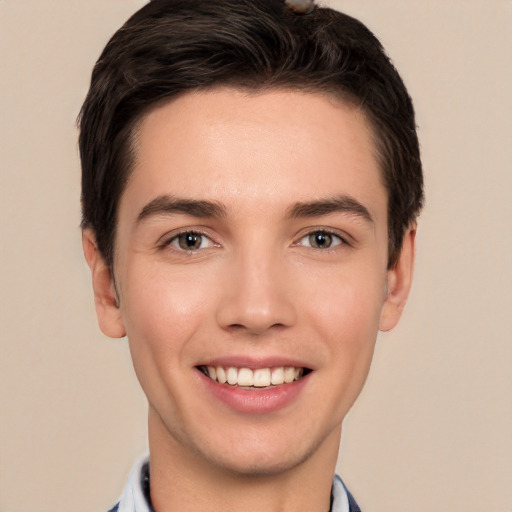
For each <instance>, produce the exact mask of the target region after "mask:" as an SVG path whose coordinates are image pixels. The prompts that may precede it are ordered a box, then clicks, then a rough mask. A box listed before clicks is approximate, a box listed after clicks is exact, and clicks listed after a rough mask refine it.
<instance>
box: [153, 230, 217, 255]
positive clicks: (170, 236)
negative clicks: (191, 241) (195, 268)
mask: <svg viewBox="0 0 512 512" xmlns="http://www.w3.org/2000/svg"><path fill="white" fill-rule="evenodd" d="M185 234H194V235H199V236H202V237H205V238H207V239H208V240H210V242H211V245H209V247H220V244H219V243H217V242H215V240H214V239H213V237H212V235H211V234H210V233H208V232H207V230H205V229H203V228H201V227H184V228H178V229H175V230H173V231H170V232H169V233H166V234H165V235H163V236H162V237H160V239H159V240H158V242H157V245H158V248H159V249H165V248H166V247H169V246H172V247H173V249H175V250H176V251H178V252H185V253H187V252H198V251H200V250H204V249H205V248H203V249H190V250H188V251H187V250H184V249H181V248H179V247H175V246H173V245H172V243H173V242H174V241H176V240H177V239H178V237H179V236H180V235H185Z"/></svg>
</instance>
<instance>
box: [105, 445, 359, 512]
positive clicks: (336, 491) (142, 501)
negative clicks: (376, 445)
mask: <svg viewBox="0 0 512 512" xmlns="http://www.w3.org/2000/svg"><path fill="white" fill-rule="evenodd" d="M148 468H149V456H148V455H145V456H144V457H141V458H140V459H139V460H138V461H137V462H136V463H135V464H134V466H133V468H132V470H131V472H130V476H129V478H128V484H127V485H126V488H125V490H124V492H123V495H122V496H121V500H120V502H119V505H118V508H117V509H115V508H114V509H113V510H117V512H154V510H153V507H151V504H150V503H149V500H148V498H149V470H148ZM350 501H351V502H353V498H352V497H351V496H350ZM356 506H357V505H356ZM358 510H359V509H358V508H357V509H353V508H351V506H350V505H349V493H348V491H347V489H346V488H345V485H344V484H343V482H342V481H341V478H340V477H339V476H338V475H335V476H334V479H333V482H332V492H331V510H330V512H356V511H358Z"/></svg>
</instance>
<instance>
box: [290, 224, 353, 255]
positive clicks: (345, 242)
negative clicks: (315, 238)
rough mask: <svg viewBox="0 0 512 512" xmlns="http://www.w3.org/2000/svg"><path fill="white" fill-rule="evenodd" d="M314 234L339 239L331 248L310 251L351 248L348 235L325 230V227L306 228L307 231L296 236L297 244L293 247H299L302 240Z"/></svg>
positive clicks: (335, 230) (329, 229) (334, 230)
mask: <svg viewBox="0 0 512 512" xmlns="http://www.w3.org/2000/svg"><path fill="white" fill-rule="evenodd" d="M315 233H325V234H328V235H330V236H333V237H336V238H338V239H339V243H337V244H335V245H333V246H331V247H327V248H325V249H319V248H316V247H309V248H311V249H314V250H318V251H328V250H330V249H331V250H332V249H334V248H336V247H338V246H340V245H342V246H348V247H352V244H353V242H352V240H351V237H350V235H348V234H347V233H345V232H341V231H339V230H337V229H333V228H327V227H323V226H318V227H314V228H308V229H307V230H304V231H302V232H301V233H300V234H299V235H298V236H297V242H295V243H294V244H293V245H295V246H298V245H301V243H300V242H301V241H302V240H304V238H306V237H309V236H311V235H314V234H315ZM304 247H308V246H304Z"/></svg>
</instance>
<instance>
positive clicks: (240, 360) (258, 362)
mask: <svg viewBox="0 0 512 512" xmlns="http://www.w3.org/2000/svg"><path fill="white" fill-rule="evenodd" d="M196 366H222V367H224V368H228V367H234V368H250V369H257V368H276V367H280V366H293V367H294V368H307V369H310V370H312V369H313V367H312V366H311V364H309V363H306V362H305V361H303V360H300V359H295V358H290V357H286V356H277V355H276V356H265V357H247V356H242V355H232V356H222V357H215V358H212V359H206V360H204V361H202V362H200V363H199V364H197V365H196Z"/></svg>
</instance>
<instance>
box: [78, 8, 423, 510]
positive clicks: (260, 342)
mask: <svg viewBox="0 0 512 512" xmlns="http://www.w3.org/2000/svg"><path fill="white" fill-rule="evenodd" d="M80 151H81V158H82V168H83V181H82V184H83V195H82V202H83V223H82V226H83V244H84V251H85V256H86V259H87V261H88V263H89V266H90V268H91V272H92V280H93V287H94V293H95V301H96V310H97V314H98V319H99V324H100V327H101V329H102V331H103V332H104V333H105V334H107V335H109V336H112V337H123V336H127V337H128V340H129V344H130V349H131V354H132V358H133V364H134V367H135V371H136V374H137V376H138V379H139V381H140V383H141V386H142V388H143V390H144V392H145V394H146V396H147V398H148V402H149V447H150V458H149V461H148V460H143V461H140V462H139V463H138V464H137V465H136V467H135V468H134V470H133V471H132V475H131V477H130V481H129V483H128V486H127V489H126V491H125V493H124V495H123V497H122V499H121V502H120V503H119V504H118V505H116V507H114V509H113V510H119V511H122V512H127V511H130V512H147V511H151V510H155V511H157V512H172V511H180V512H185V511H197V510H201V511H202V512H206V511H219V510H223V511H235V510H237V511H239V510H242V511H244V512H250V511H257V512H261V511H262V510H265V511H268V512H271V511H308V512H309V511H327V510H331V511H333V512H341V511H344V512H346V511H349V510H350V511H357V510H359V508H358V506H357V505H356V503H355V501H354V499H353V498H352V496H351V495H350V493H348V491H347V490H346V489H345V487H344V485H343V484H342V482H341V480H340V479H339V478H338V477H335V476H334V470H335V464H336V460H337V455H338V448H339V442H340V435H341V426H342V421H343V418H344V417H345V415H346V413H347V411H348V410H349V409H350V407H351V405H352V404H353V402H354V401H355V399H356V397H357V396H358V394H359V392H360V390H361V388H362V386H363V384H364V381H365V379H366V376H367V373H368V370H369V367H370V362H371V359H372V354H373V349H374V344H375V339H376V335H377V332H378V330H379V329H380V330H384V331H386V330H389V329H391V328H393V327H394V325H395V324H396V323H397V322H398V320H399V317H400V314H401V312H402V309H403V307H404V304H405V301H406V299H407V295H408V292H409V289H410V286H411V279H412V267H413V259H414V238H415V219H416V217H417V215H418V213H419V211H420V208H421V204H422V198H423V192H422V172H421V163H420V157H419V149H418V140H417V136H416V131H415V121H414V112H413V108H412V104H411V100H410V98H409V96H408V94H407V92H406V90H405V87H404V85H403V83H402V81H401V79H400V77H399V76H398V74H397V72H396V70H395V69H394V67H393V66H392V65H391V63H390V62H389V60H388V58H387V57H386V55H385V54H384V51H383V49H382V47H381V46H380V44H379V42H378V41H377V40H376V39H375V37H374V36H373V35H372V34H371V33H370V32H369V31H368V29H366V28H365V27H364V26H363V25H362V24H361V23H360V22H358V21H356V20H354V19H352V18H350V17H348V16H346V15H344V14H341V13H338V12H335V11H333V10H330V9H325V8H319V7H315V6H314V5H312V4H310V3H308V2H292V1H289V2H286V3H284V2H283V1H282V0H265V1H254V0H209V1H208V2H203V1H202V0H154V1H152V2H150V3H149V4H147V5H146V6H145V7H143V8H142V9H141V10H140V11H139V12H137V13H136V14H135V15H134V16H133V17H132V18H131V19H130V20H129V21H128V22H127V23H126V24H125V25H124V27H123V28H121V29H120V30H119V31H118V32H117V33H116V34H115V35H114V36H113V38H112V39H111V41H110V42H109V43H108V45H107V47H106V48H105V50H104V52H103V54H102V55H101V57H100V59H99V60H98V62H97V64H96V67H95V69H94V72H93V76H92V83H91V88H90V91H89V94H88V96H87V99H86V101H85V104H84V106H83V109H82V112H81V117H80Z"/></svg>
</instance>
